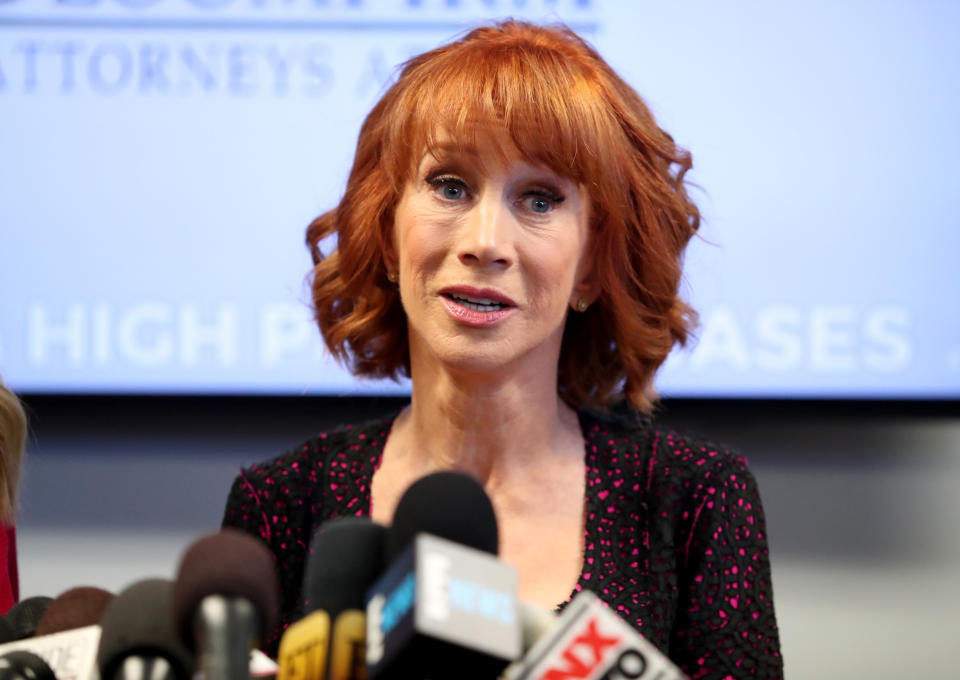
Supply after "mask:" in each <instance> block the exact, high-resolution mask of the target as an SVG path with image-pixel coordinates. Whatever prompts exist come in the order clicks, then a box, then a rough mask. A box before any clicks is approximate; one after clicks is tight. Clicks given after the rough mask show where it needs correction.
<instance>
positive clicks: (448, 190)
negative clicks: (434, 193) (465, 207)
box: [440, 184, 463, 201]
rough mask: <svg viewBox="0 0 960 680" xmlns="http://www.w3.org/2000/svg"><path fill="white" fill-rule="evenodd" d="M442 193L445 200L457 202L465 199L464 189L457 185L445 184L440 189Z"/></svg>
mask: <svg viewBox="0 0 960 680" xmlns="http://www.w3.org/2000/svg"><path fill="white" fill-rule="evenodd" d="M440 191H441V192H442V193H443V197H444V198H446V199H449V200H451V201H456V200H457V199H459V198H462V197H463V187H458V186H457V185H456V184H444V185H443V186H442V187H440Z"/></svg>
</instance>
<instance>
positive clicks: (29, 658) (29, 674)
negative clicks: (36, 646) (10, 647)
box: [0, 650, 56, 680]
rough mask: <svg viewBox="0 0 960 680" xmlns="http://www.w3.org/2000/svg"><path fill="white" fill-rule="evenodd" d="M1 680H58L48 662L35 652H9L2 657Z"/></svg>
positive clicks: (0, 663)
mask: <svg viewBox="0 0 960 680" xmlns="http://www.w3.org/2000/svg"><path fill="white" fill-rule="evenodd" d="M0 680H56V678H55V677H54V675H53V670H52V669H51V668H50V666H48V665H47V662H46V661H44V660H43V659H41V658H40V657H39V656H37V655H36V654H34V653H33V652H27V651H22V650H21V651H16V652H7V653H6V654H4V655H3V656H0Z"/></svg>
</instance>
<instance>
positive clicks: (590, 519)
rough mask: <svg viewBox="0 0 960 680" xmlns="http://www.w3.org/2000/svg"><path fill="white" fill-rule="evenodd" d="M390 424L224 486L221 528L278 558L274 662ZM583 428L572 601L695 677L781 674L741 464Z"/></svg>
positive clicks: (758, 522) (647, 434) (361, 501)
mask: <svg viewBox="0 0 960 680" xmlns="http://www.w3.org/2000/svg"><path fill="white" fill-rule="evenodd" d="M392 423H393V419H392V418H389V419H385V420H379V421H374V422H370V423H366V424H363V425H354V426H346V427H342V428H340V429H337V430H335V431H333V432H328V433H324V434H320V435H318V436H316V437H314V438H313V439H311V440H309V441H308V442H306V443H304V444H302V445H301V446H299V447H297V448H296V449H293V450H292V451H290V452H288V453H286V454H284V455H282V456H280V457H278V458H275V459H273V460H271V461H268V462H265V463H259V464H256V465H253V466H251V467H250V468H247V469H245V470H243V471H242V472H241V473H240V474H239V475H238V477H237V479H236V481H235V482H234V484H233V488H232V489H231V491H230V496H229V498H228V500H227V507H226V512H225V515H224V519H223V524H224V526H230V527H237V528H240V529H243V530H245V531H248V532H249V533H251V534H254V535H255V536H259V537H260V538H262V539H263V540H264V541H265V542H266V543H267V545H268V546H269V548H270V550H271V551H272V552H273V555H274V556H275V558H276V566H277V574H278V577H279V580H280V587H281V624H280V626H279V627H278V628H277V630H276V631H275V633H274V635H273V636H272V639H270V640H268V641H267V644H266V648H267V650H268V651H270V652H272V653H273V654H276V649H277V646H278V644H279V639H280V635H281V634H282V632H283V629H284V628H285V627H286V626H288V625H289V624H290V623H293V622H295V621H296V620H297V619H298V618H299V617H300V616H301V615H302V603H301V599H302V598H301V594H300V588H301V583H302V581H303V573H304V564H305V561H306V556H307V552H308V549H309V545H310V542H311V539H312V538H313V536H314V534H315V533H316V531H317V529H318V528H319V526H320V525H321V524H322V523H323V522H325V521H326V520H328V519H330V518H332V517H337V516H340V515H369V513H370V481H371V479H372V478H373V473H374V471H375V470H376V469H377V466H378V465H379V463H380V458H381V456H382V454H383V448H384V444H385V442H386V440H387V437H388V436H389V433H390V428H391V425H392ZM580 426H581V428H582V431H583V434H584V474H585V475H586V497H585V499H584V513H585V514H584V519H585V523H584V524H585V532H584V547H583V569H582V571H581V573H580V578H579V580H578V582H577V584H576V586H575V588H574V590H573V592H572V593H571V594H570V597H571V598H572V597H573V596H574V595H575V594H576V593H577V592H579V591H580V590H583V589H588V590H591V591H593V592H594V593H596V594H597V595H598V596H599V597H600V598H601V599H602V600H603V601H604V602H606V603H607V604H608V605H609V606H610V607H611V608H612V609H614V610H615V611H616V612H617V613H618V614H620V616H621V617H623V618H624V619H625V620H627V621H629V622H630V623H631V624H633V625H634V626H635V627H636V628H637V629H638V630H639V631H640V632H641V633H642V634H643V635H644V636H645V637H646V638H647V639H648V640H650V641H651V642H653V643H654V644H656V645H657V646H658V647H659V648H660V649H661V650H662V651H664V652H665V653H666V654H668V655H669V656H670V657H671V658H672V659H673V660H674V662H675V663H677V664H678V665H679V666H680V667H681V668H682V669H683V670H684V671H685V672H686V673H687V674H689V675H690V677H691V678H695V679H699V678H718V679H719V678H736V679H739V678H782V676H783V661H782V659H781V656H780V642H779V635H778V629H777V622H776V616H775V614H774V607H773V591H772V587H771V579H770V560H769V553H768V550H767V535H766V524H765V521H764V515H763V508H762V506H761V504H760V495H759V493H758V490H757V485H756V482H755V480H754V478H753V475H752V474H751V473H750V471H749V469H748V468H747V463H746V461H745V460H744V459H743V458H740V457H738V456H736V455H734V454H733V453H731V452H730V451H728V450H726V449H724V448H723V447H721V446H719V445H717V444H713V443H710V442H707V441H700V440H695V439H691V438H688V437H684V436H683V435H680V434H677V433H676V432H671V431H666V430H660V429H657V428H656V427H655V426H654V425H652V424H651V423H650V422H649V421H646V420H643V419H637V418H634V419H632V420H631V419H627V418H620V417H613V416H606V415H599V414H595V413H589V412H581V413H580ZM564 604H566V603H565V602H564V603H559V604H558V606H561V607H562V606H563V605H564Z"/></svg>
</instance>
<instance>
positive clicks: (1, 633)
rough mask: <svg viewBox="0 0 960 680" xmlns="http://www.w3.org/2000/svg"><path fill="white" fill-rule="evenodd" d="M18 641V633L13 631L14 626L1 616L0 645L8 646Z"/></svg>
mask: <svg viewBox="0 0 960 680" xmlns="http://www.w3.org/2000/svg"><path fill="white" fill-rule="evenodd" d="M16 639H17V633H16V631H14V630H13V626H11V625H10V622H9V621H7V619H6V618H5V617H3V616H0V645H2V644H6V643H7V642H11V641H13V640H16Z"/></svg>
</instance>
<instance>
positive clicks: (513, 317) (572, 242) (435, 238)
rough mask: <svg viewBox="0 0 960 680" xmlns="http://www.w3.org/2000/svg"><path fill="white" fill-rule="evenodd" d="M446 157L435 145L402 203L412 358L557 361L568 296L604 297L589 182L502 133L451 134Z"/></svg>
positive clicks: (500, 363) (476, 365) (401, 263)
mask: <svg viewBox="0 0 960 680" xmlns="http://www.w3.org/2000/svg"><path fill="white" fill-rule="evenodd" d="M498 145H499V147H498ZM437 156H438V157H435V156H434V155H432V154H429V153H428V154H426V155H425V156H424V158H423V159H422V161H421V163H420V165H419V168H418V169H417V171H416V173H415V174H414V177H413V180H412V181H411V182H410V183H409V184H408V185H407V186H406V188H405V190H404V193H403V195H402V196H401V198H400V201H399V203H398V205H397V208H396V212H395V221H394V244H395V247H396V253H395V263H394V266H396V267H397V268H398V273H399V285H400V295H401V298H402V300H403V307H404V310H405V312H406V314H407V318H408V321H409V328H410V351H411V361H412V363H413V366H414V367H416V366H417V365H418V360H420V359H426V360H428V361H429V360H438V361H440V362H441V363H444V364H447V365H448V366H450V367H451V368H454V367H455V368H460V369H465V370H468V371H478V372H483V373H484V374H487V375H489V374H490V373H491V372H493V371H497V370H498V369H504V368H509V367H511V366H527V367H533V368H535V369H536V370H540V369H541V368H547V367H550V369H551V370H555V369H556V365H557V361H558V359H559V356H560V342H561V339H562V336H563V327H564V322H565V320H566V315H567V310H568V308H569V305H571V304H575V303H576V301H577V299H578V298H580V297H582V298H584V299H585V300H587V301H588V302H591V301H592V300H593V297H594V296H593V295H591V290H590V286H589V283H588V281H587V277H588V274H589V271H588V268H589V257H588V253H587V250H588V240H589V229H588V222H589V215H588V198H587V195H586V192H585V190H584V189H582V188H581V187H579V186H578V185H577V184H576V183H575V182H573V181H572V180H570V179H569V178H566V177H563V176H560V175H558V174H556V173H555V172H553V171H552V170H550V169H547V168H543V167H538V166H534V165H531V164H530V163H529V162H527V161H525V160H524V159H523V158H522V157H521V156H520V154H519V153H518V152H517V150H516V149H515V148H514V147H513V145H512V144H511V143H510V142H509V141H506V140H504V139H503V138H502V137H501V138H496V137H495V138H493V139H492V140H491V143H490V144H488V145H485V147H484V148H483V149H474V150H464V149H462V148H458V147H456V146H454V145H443V144H441V146H440V151H439V153H438V154H437Z"/></svg>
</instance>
